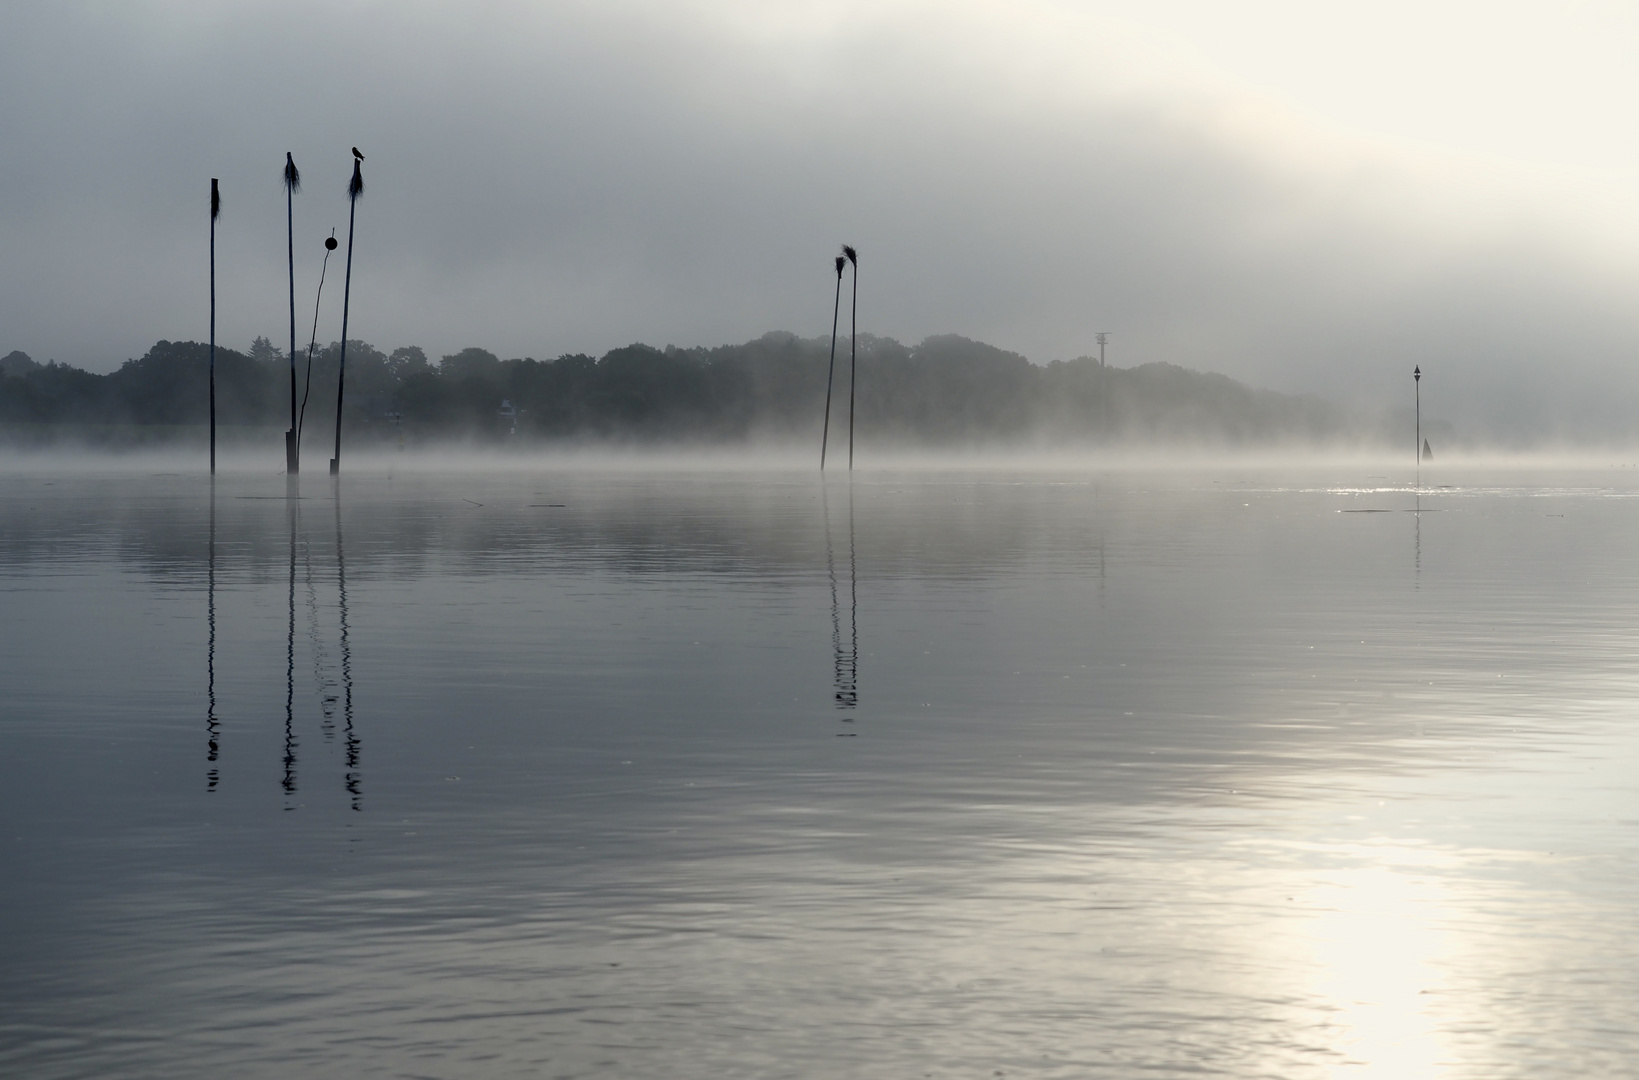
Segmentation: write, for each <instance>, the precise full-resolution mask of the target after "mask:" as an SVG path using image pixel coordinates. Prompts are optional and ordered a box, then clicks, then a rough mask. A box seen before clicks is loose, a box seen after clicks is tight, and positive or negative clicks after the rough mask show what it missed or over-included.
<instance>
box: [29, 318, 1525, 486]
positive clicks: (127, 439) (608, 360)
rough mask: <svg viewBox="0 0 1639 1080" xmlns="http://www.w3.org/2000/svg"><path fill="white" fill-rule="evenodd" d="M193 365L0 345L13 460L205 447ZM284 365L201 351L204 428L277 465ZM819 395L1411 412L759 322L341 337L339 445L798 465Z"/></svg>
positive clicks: (876, 439)
mask: <svg viewBox="0 0 1639 1080" xmlns="http://www.w3.org/2000/svg"><path fill="white" fill-rule="evenodd" d="M298 359H299V364H298V398H299V399H305V401H306V408H305V412H302V411H300V410H299V416H300V418H301V426H302V431H303V447H304V456H306V457H307V458H308V459H309V461H312V460H313V459H314V458H319V457H321V455H322V457H323V458H328V456H329V453H328V452H329V449H330V446H331V440H332V439H333V433H334V427H335V415H336V411H335V410H336V389H337V373H338V370H339V369H340V366H341V361H342V356H341V346H340V344H339V343H333V344H331V345H330V346H328V347H326V348H325V349H324V350H323V351H322V352H320V353H318V354H316V355H315V356H314V358H313V361H312V365H311V375H310V376H309V373H308V364H307V361H306V358H305V357H299V358H298ZM856 366H857V372H858V386H857V391H854V390H853V389H852V387H851V385H850V378H851V375H852V373H853V371H854V370H855V369H856ZM208 368H209V349H208V347H207V346H205V345H202V344H200V343H198V342H170V341H161V342H159V343H158V344H156V345H155V346H154V347H153V348H152V349H150V350H149V351H148V352H147V354H146V355H144V356H143V357H141V358H140V359H133V360H129V361H127V362H126V363H125V364H124V365H122V366H121V367H120V368H119V369H118V370H116V371H114V372H112V373H110V374H107V375H98V374H94V373H91V372H87V371H82V370H80V369H78V368H75V367H72V366H69V365H65V364H58V363H55V362H52V363H46V364H40V363H38V362H36V361H34V360H33V359H31V358H30V357H28V356H26V355H24V354H22V353H20V352H13V353H11V354H9V355H8V356H6V357H4V358H0V441H3V442H4V444H5V445H7V446H8V447H9V448H10V450H11V451H12V452H15V451H16V450H17V449H18V448H22V447H35V448H47V447H53V446H56V447H67V446H83V447H90V448H101V449H105V450H117V451H119V452H122V453H124V452H129V451H131V450H133V449H138V448H143V447H164V446H171V445H178V446H182V445H189V446H191V445H198V444H202V440H203V439H204V431H205V428H204V425H205V424H206V422H207V419H208V395H207V386H208ZM290 378H291V377H290V364H289V360H288V357H287V356H286V355H285V354H283V353H281V352H280V351H279V350H277V349H276V348H275V347H274V346H273V345H272V344H270V343H269V342H268V341H267V339H265V338H258V339H257V340H256V341H255V342H254V343H253V344H252V346H251V348H250V349H249V350H248V351H246V352H241V351H238V350H234V349H227V348H221V347H218V349H217V351H216V386H217V421H218V426H219V437H220V441H221V443H222V444H223V447H224V449H225V450H227V451H228V452H230V453H231V452H233V451H234V450H235V449H236V448H238V447H241V446H243V447H246V448H251V447H254V448H255V449H256V451H257V452H260V451H262V450H263V449H264V448H267V447H271V448H273V450H274V457H275V459H277V458H278V457H279V456H282V451H280V450H279V449H278V448H279V447H281V446H282V439H283V431H284V430H285V428H286V427H288V426H289V424H290V422H291V391H290ZM828 386H829V388H830V397H831V407H830V415H831V445H832V448H833V450H835V451H836V452H837V453H839V454H841V455H845V454H846V450H847V437H848V416H849V409H850V407H852V409H853V410H854V416H855V424H856V427H855V432H856V436H855V444H856V450H858V451H863V452H865V453H868V454H877V455H880V454H883V453H890V452H891V453H895V454H916V453H936V454H938V455H940V456H947V455H950V454H971V453H975V452H982V453H1005V454H1010V455H1011V454H1017V453H1020V452H1050V451H1072V450H1087V449H1099V450H1112V449H1120V450H1121V451H1122V452H1124V453H1125V452H1147V451H1153V450H1169V451H1187V450H1195V451H1206V450H1211V451H1223V450H1237V451H1242V452H1259V451H1275V450H1282V449H1286V450H1291V451H1298V450H1304V451H1319V450H1325V451H1328V452H1332V453H1338V452H1350V453H1374V452H1382V451H1387V450H1391V449H1394V448H1400V447H1409V446H1410V445H1411V444H1412V442H1413V428H1414V419H1413V413H1412V410H1411V408H1410V407H1409V406H1408V407H1406V408H1403V409H1398V410H1392V411H1383V410H1376V409H1369V408H1364V407H1350V406H1347V405H1341V404H1338V403H1335V402H1331V401H1326V400H1323V399H1321V398H1318V397H1311V396H1301V395H1289V394H1282V393H1277V392H1275V391H1271V390H1264V389H1257V388H1253V387H1249V386H1246V385H1244V384H1242V383H1239V382H1236V381H1235V380H1233V379H1230V378H1228V377H1227V376H1224V375H1219V374H1212V373H1203V372H1198V371H1191V370H1187V369H1185V368H1182V367H1178V366H1176V365H1173V364H1168V363H1149V364H1144V365H1141V366H1138V367H1133V368H1119V367H1115V366H1113V365H1112V366H1108V367H1105V366H1102V365H1100V363H1099V361H1098V359H1097V358H1096V357H1081V358H1078V359H1075V360H1070V361H1054V362H1053V363H1050V364H1047V365H1038V364H1033V363H1031V362H1030V361H1029V360H1028V359H1026V358H1025V357H1023V356H1021V355H1019V354H1017V353H1011V352H1007V351H1004V350H1002V349H998V348H995V347H993V346H990V345H986V344H984V343H982V342H977V341H972V340H969V339H967V338H963V337H958V336H954V335H942V336H936V337H930V338H927V339H926V340H924V341H922V342H921V343H920V344H918V345H914V346H907V345H903V344H901V343H900V342H897V341H894V340H893V339H891V338H883V337H875V336H872V335H867V334H862V335H860V337H859V341H858V353H857V360H856V358H855V357H853V356H851V355H850V349H849V342H848V341H847V340H846V339H844V340H842V341H840V342H839V343H838V348H837V355H836V358H835V362H834V365H833V362H832V359H831V354H830V341H829V339H826V338H801V337H798V336H796V335H794V334H790V333H779V332H776V333H769V334H765V335H763V336H762V337H760V338H757V339H755V340H753V341H750V342H747V343H745V344H741V345H727V346H721V347H717V348H690V349H683V348H677V347H674V346H667V347H666V348H664V349H659V348H654V347H651V346H648V345H641V344H637V345H630V346H626V347H624V348H619V349H614V350H611V351H610V352H608V353H606V354H604V355H603V356H602V357H600V358H593V357H591V356H586V355H583V354H571V355H565V356H560V357H558V358H557V359H555V360H546V361H540V360H536V359H534V358H531V357H524V358H517V359H510V360H503V359H501V358H500V357H498V356H496V355H494V354H493V353H490V352H488V351H486V350H483V349H478V348H468V349H464V350H462V351H461V352H458V353H455V354H453V355H449V356H445V357H443V358H442V359H441V360H440V361H439V362H437V363H434V362H432V361H430V360H429V359H428V357H427V356H426V354H425V352H424V351H423V350H422V349H420V348H417V347H414V346H405V347H401V348H398V349H395V350H393V351H392V352H390V353H388V352H383V351H381V350H379V349H377V348H375V347H373V346H371V345H370V344H368V343H366V342H363V341H349V342H348V344H347V352H346V398H345V407H344V413H343V443H344V447H347V448H356V449H368V448H372V447H381V448H392V449H395V450H396V449H421V450H427V451H429V452H432V451H434V450H435V448H448V447H450V446H466V447H468V448H472V449H488V450H491V451H501V450H508V449H510V450H524V449H526V448H535V449H540V448H546V447H551V448H553V449H555V450H558V451H573V450H576V449H582V448H595V449H597V450H599V451H606V450H609V449H611V448H618V447H626V448H631V449H641V448H650V449H653V448H658V447H677V446H693V447H699V448H716V449H718V450H721V451H724V452H729V451H731V450H732V449H733V448H739V449H740V450H741V451H742V452H743V451H744V450H745V449H746V448H748V447H756V448H757V452H758V453H759V454H761V453H764V452H768V451H773V450H781V449H783V450H785V451H787V452H789V453H791V454H793V455H798V456H800V455H801V454H805V453H810V452H812V450H813V449H815V448H817V447H818V444H819V442H820V435H821V429H822V424H823V417H824V416H825V413H826V399H827V388H828ZM850 398H852V401H851V402H850ZM1423 433H1424V435H1425V437H1427V438H1428V439H1429V440H1430V443H1431V445H1433V446H1435V447H1437V448H1438V449H1439V450H1440V451H1442V452H1450V451H1456V450H1463V451H1469V452H1473V451H1475V450H1481V449H1485V448H1487V447H1496V446H1506V445H1510V444H1509V443H1508V442H1507V441H1506V440H1487V439H1485V438H1483V437H1481V436H1479V435H1476V434H1473V433H1460V432H1458V431H1456V430H1454V429H1453V427H1452V426H1451V425H1450V424H1449V423H1447V422H1445V421H1443V420H1441V419H1439V418H1437V417H1435V416H1432V415H1429V414H1427V413H1425V416H1424V420H1423ZM834 460H836V461H838V462H839V463H841V462H842V461H843V460H845V458H843V457H838V458H836V459H834ZM321 463H322V462H321ZM310 467H311V466H310Z"/></svg>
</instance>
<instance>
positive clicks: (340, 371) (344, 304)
mask: <svg viewBox="0 0 1639 1080" xmlns="http://www.w3.org/2000/svg"><path fill="white" fill-rule="evenodd" d="M353 153H354V154H357V153H358V151H357V150H355V151H353ZM363 192H364V176H363V175H362V174H361V173H360V172H359V162H358V159H357V158H356V157H355V158H354V160H353V179H352V181H351V182H350V183H349V184H348V185H347V201H348V208H347V278H346V283H345V284H344V285H343V286H342V293H341V363H340V364H339V365H337V368H336V456H335V457H333V458H331V459H330V475H331V476H335V475H337V474H338V473H340V472H341V405H342V390H343V385H344V383H345V381H346V378H347V309H348V304H349V301H351V300H352V298H353V218H354V216H355V215H356V214H357V212H358V206H359V196H360V195H361V194H363Z"/></svg>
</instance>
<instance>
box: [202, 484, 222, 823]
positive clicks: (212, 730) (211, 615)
mask: <svg viewBox="0 0 1639 1080" xmlns="http://www.w3.org/2000/svg"><path fill="white" fill-rule="evenodd" d="M206 536H207V540H206V543H207V550H206V555H205V625H206V626H207V627H208V634H209V641H208V644H207V645H206V646H205V734H206V750H205V761H206V762H207V763H209V765H210V768H209V769H207V770H205V790H206V791H211V792H214V791H215V790H216V786H217V784H218V783H219V782H220V781H221V774H220V772H219V770H218V768H217V765H216V759H217V756H218V754H219V753H220V741H221V734H222V724H221V722H220V721H219V720H217V718H216V477H214V476H213V477H211V502H210V524H209V526H208V529H207V533H206Z"/></svg>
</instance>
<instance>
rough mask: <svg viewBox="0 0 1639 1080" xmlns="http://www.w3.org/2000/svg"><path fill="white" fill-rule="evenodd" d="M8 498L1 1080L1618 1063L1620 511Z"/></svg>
mask: <svg viewBox="0 0 1639 1080" xmlns="http://www.w3.org/2000/svg"><path fill="white" fill-rule="evenodd" d="M1374 471H1375V472H1378V473H1382V472H1383V470H1380V469H1379V470H1371V469H1368V468H1364V467H1354V466H1337V467H1334V468H1331V469H1329V470H1321V469H1316V470H1313V471H1312V472H1307V473H1303V472H1297V473H1274V472H1270V471H1268V470H1257V471H1254V470H1250V469H1246V470H1240V471H1236V468H1235V467H1234V466H1226V467H1225V468H1224V469H1223V470H1221V471H1216V472H1210V473H1184V472H1176V471H1170V472H1169V471H1159V470H1158V471H1141V470H1127V471H1116V472H1097V471H1092V470H1084V471H1080V472H1074V471H1056V472H1020V473H1010V472H1005V471H998V470H982V471H981V470H975V471H969V472H933V471H925V470H924V471H919V472H905V473H887V472H862V473H856V474H855V476H854V479H853V480H852V481H851V482H849V481H847V480H844V479H840V478H833V479H832V481H831V482H829V483H827V484H821V483H820V482H819V481H818V479H817V478H816V477H815V476H813V475H809V474H805V473H777V472H771V473H744V472H742V473H732V472H700V473H691V472H686V471H682V470H676V469H674V470H672V471H668V472H665V473H654V472H648V473H645V472H641V471H617V470H591V469H588V470H580V471H550V470H543V471H539V472H510V473H506V474H503V475H478V474H453V475H435V474H419V475H418V474H414V473H406V472H404V471H402V470H399V471H396V472H392V473H389V472H388V471H386V470H385V469H381V470H377V471H362V472H360V473H359V474H357V475H346V476H344V477H342V478H341V480H340V481H339V483H333V482H332V481H331V480H330V479H329V478H328V477H323V476H310V477H305V478H303V479H302V480H301V482H300V483H299V485H287V482H286V480H285V478H284V477H282V476H271V475H265V476H255V475H233V476H224V477H221V478H219V479H218V480H217V481H216V482H215V484H214V488H213V486H212V485H211V483H210V482H209V481H208V480H207V479H206V478H204V477H200V476H194V475H169V476H156V475H133V474H120V475H115V474H108V475H98V474H95V473H85V472H80V473H75V474H69V473H61V474H58V473H44V472H42V473H36V474H11V475H6V476H0V605H3V609H4V612H5V614H4V618H3V619H0V685H3V686H4V688H5V692H4V695H3V698H0V821H3V823H4V834H3V836H0V841H3V842H4V844H5V847H4V848H3V849H0V850H3V851H4V853H5V854H4V856H3V859H4V863H3V865H0V926H3V927H4V930H3V931H0V1071H3V1072H4V1073H6V1074H7V1075H17V1076H30V1077H36V1076H37V1077H68V1076H108V1075H121V1076H143V1077H146V1076H154V1077H193V1076H198V1077H215V1076H224V1075H236V1076H248V1077H263V1076H266V1077H287V1076H294V1075H307V1076H324V1077H328V1076H336V1077H376V1076H381V1077H387V1076H394V1077H398V1076H405V1077H489V1076H494V1077H513V1076H523V1075H529V1076H554V1077H557V1076H563V1077H570V1076H622V1077H680V1076H683V1077H692V1076H700V1077H737V1076H743V1077H787V1076H788V1077H884V1078H887V1077H906V1076H917V1077H920V1076H934V1077H946V1076H949V1077H970V1076H971V1077H993V1076H996V1075H1006V1076H1043V1077H1086V1076H1110V1077H1127V1076H1173V1075H1222V1076H1237V1077H1242V1076H1246V1077H1252V1076H1270V1077H1311V1076H1312V1077H1324V1076H1356V1075H1358V1076H1384V1077H1402V1078H1418V1077H1481V1076H1484V1077H1497V1076H1521V1077H1524V1076H1542V1075H1617V1074H1621V1073H1623V1072H1626V1071H1628V1070H1629V1069H1630V1068H1631V1065H1630V1062H1631V1061H1632V1060H1633V1058H1634V1056H1635V1055H1636V1053H1639V1005H1636V1002H1639V945H1636V944H1635V942H1636V941H1639V911H1636V909H1635V907H1634V905H1633V904H1632V903H1631V898H1632V896H1633V895H1634V894H1635V892H1636V891H1639V871H1636V869H1635V867H1636V865H1639V864H1636V861H1635V856H1636V855H1639V851H1636V850H1635V849H1636V847H1639V844H1636V842H1635V836H1636V832H1635V825H1636V823H1639V798H1636V795H1639V782H1636V781H1635V780H1634V779H1633V777H1634V772H1635V770H1634V766H1635V764H1636V761H1639V754H1636V750H1639V737H1636V729H1635V724H1634V720H1635V702H1636V700H1639V662H1636V661H1639V658H1636V652H1635V646H1636V645H1639V617H1636V612H1639V572H1636V569H1635V562H1634V559H1633V557H1632V552H1633V537H1635V536H1636V535H1639V499H1636V498H1635V495H1636V494H1639V492H1636V490H1635V485H1634V484H1633V483H1632V482H1630V480H1629V477H1628V476H1627V474H1626V473H1624V472H1622V471H1619V470H1602V471H1599V470H1584V471H1581V472H1575V473H1551V472H1547V471H1532V470H1524V469H1517V470H1514V471H1512V472H1509V471H1502V470H1494V471H1490V472H1473V473H1470V474H1456V473H1452V474H1451V475H1440V476H1439V477H1438V478H1437V480H1438V483H1434V482H1430V479H1429V477H1428V476H1427V475H1425V477H1424V482H1425V487H1424V489H1423V490H1422V491H1421V492H1420V493H1419V492H1417V491H1414V490H1413V489H1412V487H1411V485H1410V483H1409V481H1410V480H1411V477H1409V476H1390V475H1378V476H1374V475H1371V474H1372V472H1374Z"/></svg>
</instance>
